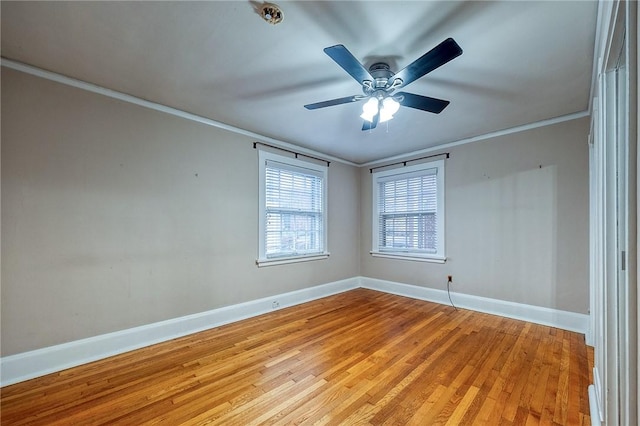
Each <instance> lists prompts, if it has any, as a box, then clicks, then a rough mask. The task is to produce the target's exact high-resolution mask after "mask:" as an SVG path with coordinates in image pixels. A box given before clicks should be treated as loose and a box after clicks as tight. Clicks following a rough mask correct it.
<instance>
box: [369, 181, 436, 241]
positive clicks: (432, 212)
mask: <svg viewBox="0 0 640 426" xmlns="http://www.w3.org/2000/svg"><path fill="white" fill-rule="evenodd" d="M435 172H436V170H435V169H431V171H430V173H429V174H426V175H422V176H411V177H403V178H400V179H394V180H388V181H382V182H380V183H379V186H378V190H379V191H380V194H379V197H378V200H379V206H378V212H379V215H380V217H379V229H378V232H379V235H380V240H379V242H380V250H381V251H385V250H393V251H407V252H426V253H435V252H436V250H437V241H438V240H437V233H436V219H437V192H436V191H437V187H436V173H435Z"/></svg>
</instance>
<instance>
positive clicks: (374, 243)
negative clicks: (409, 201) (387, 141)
mask: <svg viewBox="0 0 640 426" xmlns="http://www.w3.org/2000/svg"><path fill="white" fill-rule="evenodd" d="M431 169H436V176H437V177H436V197H437V198H436V200H437V201H436V202H437V207H436V229H437V234H436V240H437V247H436V252H435V253H415V252H408V251H405V252H403V251H400V250H398V251H391V250H380V246H379V242H380V234H379V230H380V220H379V219H380V215H379V212H378V201H379V194H380V192H379V187H378V185H379V182H380V181H381V180H382V181H384V180H389V178H390V177H393V176H398V177H399V176H401V175H406V174H416V173H420V174H422V172H426V171H428V170H431ZM444 179H445V172H444V160H435V161H429V162H425V163H420V164H416V165H412V166H405V167H397V168H394V169H390V170H383V171H379V172H376V171H374V172H373V173H372V180H371V182H372V197H371V198H372V217H371V230H372V233H371V247H372V248H371V251H370V252H369V253H370V254H371V255H372V256H374V257H382V258H391V259H402V260H413V261H419V262H433V263H445V262H446V260H447V258H446V255H445V253H446V252H445V181H444Z"/></svg>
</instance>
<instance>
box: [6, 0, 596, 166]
mask: <svg viewBox="0 0 640 426" xmlns="http://www.w3.org/2000/svg"><path fill="white" fill-rule="evenodd" d="M276 2H277V4H278V5H279V6H280V7H281V9H282V10H283V12H284V20H283V22H282V23H281V24H279V25H275V26H274V25H270V24H267V23H266V22H264V21H263V20H262V19H261V18H260V17H259V15H258V14H257V13H256V11H255V8H256V7H257V6H258V5H261V4H262V3H261V2H249V1H229V2H222V1H214V2H10V1H2V2H1V15H0V16H1V19H2V34H1V35H2V57H3V58H7V59H11V60H13V61H18V62H22V63H25V64H28V65H32V66H35V67H39V68H42V69H45V70H49V71H53V72H55V73H59V74H62V75H65V76H68V77H72V78H75V79H78V80H82V81H86V82H90V83H93V84H96V85H99V86H103V87H106V88H109V89H112V90H116V91H119V92H123V93H126V94H129V95H133V96H135V97H138V98H142V99H146V100H149V101H153V102H156V103H159V104H163V105H167V106H170V107H174V108H177V109H180V110H183V111H187V112H190V113H193V114H197V115H200V116H204V117H207V118H210V119H212V120H215V121H219V122H222V123H226V124H229V125H231V126H235V127H238V128H241V129H244V130H248V131H250V132H254V133H258V134H260V135H264V136H266V137H269V138H274V139H277V140H279V141H283V142H287V143H291V144H294V145H297V146H301V147H305V148H309V149H312V150H315V151H318V152H321V153H325V154H329V155H332V156H335V157H338V158H342V159H345V160H348V161H351V162H354V163H358V164H362V163H367V162H371V161H374V160H378V159H381V158H387V157H392V156H396V155H399V154H403V153H408V152H414V151H420V150H424V149H427V148H430V147H434V146H436V145H440V144H444V143H448V142H453V141H458V140H461V139H465V138H470V137H475V136H478V135H483V134H487V133H491V132H496V131H499V130H503V129H508V128H512V127H516V126H521V125H526V124H529V123H535V122H538V121H541V120H545V119H550V118H555V117H560V116H564V115H568V114H573V113H578V112H584V111H586V110H587V109H588V104H589V91H590V87H591V78H592V68H593V50H594V38H595V31H596V15H597V2H595V1H533V2H527V1H497V2H487V1H466V2H456V1H444V2H436V1H409V2H401V1H295V2H293V1H276ZM448 37H453V38H454V39H455V40H456V41H457V43H458V44H459V45H460V46H461V47H462V49H463V51H464V53H463V54H462V56H460V57H458V58H456V59H454V60H453V61H451V62H449V63H448V64H445V65H444V66H442V67H440V68H438V69H436V70H435V71H433V72H431V73H430V74H427V75H426V76H425V77H423V78H421V79H419V80H417V81H415V82H413V83H411V84H410V85H408V86H407V88H406V89H403V90H405V91H407V92H412V93H417V94H421V95H425V96H431V97H436V98H442V99H447V100H449V101H451V104H450V105H449V106H448V107H447V108H446V109H445V110H444V111H443V112H442V113H441V114H439V115H436V114H431V113H427V112H423V111H418V110H414V109H410V108H401V109H400V111H399V112H398V113H397V114H396V116H395V118H394V119H393V120H391V121H390V122H388V126H387V124H386V123H383V124H380V125H379V126H378V128H377V129H375V130H373V131H364V132H363V131H362V130H361V127H362V120H361V119H360V118H359V115H360V113H361V108H362V104H361V103H352V104H345V105H338V106H333V107H329V108H324V109H319V110H314V111H308V110H306V109H305V108H303V105H304V104H309V103H314V102H319V101H324V100H327V99H333V98H340V97H344V96H349V95H354V94H360V93H361V89H360V86H359V85H358V83H356V81H355V80H353V79H352V78H351V77H350V76H349V75H348V74H347V73H346V72H345V71H343V70H342V69H341V68H340V67H339V66H338V65H337V64H336V63H335V62H333V61H332V60H331V59H330V58H329V57H328V56H327V55H325V54H324V52H323V50H322V49H323V48H325V47H327V46H332V45H335V44H344V45H345V46H346V47H347V48H348V49H349V50H350V51H351V53H352V54H353V55H354V56H355V57H356V58H357V59H358V60H360V61H361V62H362V63H363V64H365V66H368V65H370V64H371V63H372V62H376V61H379V60H384V61H386V62H388V63H390V64H391V65H392V69H394V70H395V71H398V70H399V69H401V68H404V67H405V66H406V65H408V64H409V63H411V62H413V61H414V60H415V59H417V58H418V57H420V56H421V55H422V54H424V53H425V52H427V51H428V50H430V49H432V48H433V47H434V46H436V45H437V44H439V43H440V42H442V41H443V40H444V39H446V38H448Z"/></svg>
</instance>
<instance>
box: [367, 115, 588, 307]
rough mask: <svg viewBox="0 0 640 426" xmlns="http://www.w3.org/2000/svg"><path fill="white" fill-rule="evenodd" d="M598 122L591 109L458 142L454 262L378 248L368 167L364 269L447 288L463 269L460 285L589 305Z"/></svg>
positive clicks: (508, 296)
mask: <svg viewBox="0 0 640 426" xmlns="http://www.w3.org/2000/svg"><path fill="white" fill-rule="evenodd" d="M588 132H589V119H588V118H583V119H579V120H573V121H568V122H564V123H560V124H555V125H552V126H546V127H541V128H537V129H533V130H527V131H523V132H519V133H514V134H510V135H507V136H502V137H496V138H493V139H488V140H484V141H480V142H475V143H472V144H467V145H460V146H458V147H454V148H451V149H450V150H448V151H449V152H450V153H451V158H449V159H448V160H447V161H446V164H445V167H446V168H445V176H446V180H445V185H446V226H445V239H446V254H447V257H448V260H447V262H446V263H445V264H433V263H423V262H415V261H403V260H392V259H385V258H377V257H376V258H374V257H372V256H371V255H370V254H369V251H370V250H371V186H372V177H371V174H370V173H369V170H368V169H363V170H361V172H360V181H361V187H362V194H361V200H362V202H361V211H362V225H361V229H362V231H361V232H362V240H361V246H360V253H361V274H362V275H363V276H367V277H372V278H378V279H384V280H390V281H396V282H402V283H407V284H414V285H418V286H423V287H430V288H436V289H441V290H445V289H446V277H447V275H453V282H454V284H453V287H452V290H453V291H454V292H461V293H466V294H472V295H477V296H484V297H490V298H495V299H500V300H507V301H512V302H519V303H526V304H531V305H537V306H543V307H548V308H556V309H561V310H566V311H571V312H578V313H587V309H588V306H589V280H588V255H589V253H588V246H589V244H588V226H589V225H588V213H589V205H588V197H589V187H588V146H587V136H588ZM454 297H455V296H454ZM454 301H455V300H454Z"/></svg>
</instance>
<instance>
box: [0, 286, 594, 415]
mask: <svg viewBox="0 0 640 426" xmlns="http://www.w3.org/2000/svg"><path fill="white" fill-rule="evenodd" d="M592 362H593V361H592V351H591V352H590V351H589V350H588V348H587V347H586V346H585V343H584V339H583V336H582V335H580V334H576V333H571V332H567V331H563V330H559V329H555V328H551V327H545V326H541V325H536V324H531V323H526V322H522V321H516V320H511V319H506V318H502V317H497V316H492V315H487V314H481V313H477V312H473V311H466V310H462V309H461V310H458V311H456V310H454V309H453V308H452V307H449V306H443V305H438V304H434V303H429V302H424V301H419V300H414V299H409V298H404V297H400V296H394V295H389V294H385V293H379V292H375V291H371V290H365V289H357V290H353V291H349V292H347V293H343V294H339V295H336V296H331V297H328V298H324V299H320V300H317V301H314V302H310V303H307V304H304V305H300V306H296V307H293V308H288V309H282V310H279V311H275V312H273V313H270V314H267V315H263V316H260V317H256V318H252V319H248V320H245V321H242V322H239V323H234V324H230V325H227V326H223V327H218V328H215V329H211V330H208V331H205V332H202V333H198V334H195V335H191V336H187V337H184V338H180V339H176V340H173V341H170V342H166V343H162V344H159V345H155V346H152V347H148V348H144V349H140V350H137V351H134V352H129V353H126V354H122V355H119V356H115V357H112V358H109V359H106V360H103V361H98V362H94V363H91V364H87V365H84V366H80V367H76V368H73V369H69V370H66V371H62V372H59V373H55V374H51V375H48V376H45V377H41V378H38V379H34V380H30V381H28V382H23V383H18V384H15V385H12V386H8V387H5V388H2V389H1V391H0V392H1V395H0V399H1V404H0V408H1V411H0V413H1V414H0V415H1V417H0V418H1V421H2V425H21V424H30V425H31V424H34V425H45V424H46V425H58V424H60V425H62V424H64V425H71V424H73V425H88V424H126V425H138V424H153V423H160V422H164V423H165V424H169V425H177V424H189V425H191V424H194V425H196V424H225V425H251V424H299V423H303V424H347V425H351V424H374V425H382V424H386V425H404V424H408V425H409V424H410V425H436V424H444V425H482V424H486V425H516V424H518V425H524V424H526V425H534V424H544V425H557V424H561V425H589V424H590V419H589V415H588V413H589V408H588V395H587V386H588V385H589V383H590V378H589V374H590V371H591V368H590V364H591V365H592Z"/></svg>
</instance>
